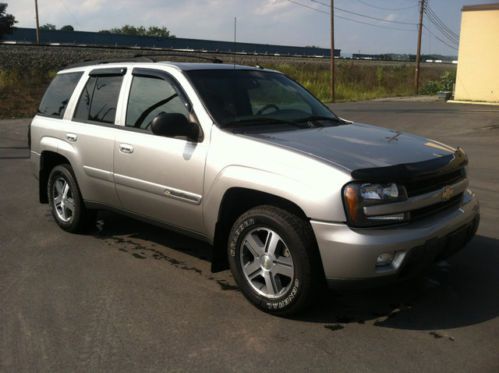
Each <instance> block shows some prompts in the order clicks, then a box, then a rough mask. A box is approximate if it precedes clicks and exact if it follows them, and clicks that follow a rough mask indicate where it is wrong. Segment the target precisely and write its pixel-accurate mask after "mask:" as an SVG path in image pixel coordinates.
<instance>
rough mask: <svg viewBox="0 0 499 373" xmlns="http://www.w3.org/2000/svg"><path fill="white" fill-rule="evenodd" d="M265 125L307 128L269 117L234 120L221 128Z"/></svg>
mask: <svg viewBox="0 0 499 373" xmlns="http://www.w3.org/2000/svg"><path fill="white" fill-rule="evenodd" d="M265 124H288V125H291V126H295V127H299V128H306V127H307V126H303V125H301V124H300V123H297V122H295V121H291V120H284V119H277V118H270V117H254V118H242V119H236V120H233V121H230V122H226V123H224V124H223V127H237V126H241V125H265Z"/></svg>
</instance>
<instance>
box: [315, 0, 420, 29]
mask: <svg viewBox="0 0 499 373" xmlns="http://www.w3.org/2000/svg"><path fill="white" fill-rule="evenodd" d="M310 1H311V2H313V3H317V4H320V5H322V6H325V7H328V8H329V7H331V6H330V5H329V4H326V3H323V2H322V1H319V0H310ZM313 9H315V8H313ZM334 9H335V10H338V11H340V12H344V13H348V14H353V15H355V16H358V17H364V18H368V19H373V20H375V21H380V22H387V23H397V24H399V25H411V26H414V25H416V24H415V23H413V22H404V21H391V20H387V19H383V18H378V17H372V16H367V15H365V14H362V13H357V12H353V11H351V10H347V9H343V8H338V7H337V6H335V7H334Z"/></svg>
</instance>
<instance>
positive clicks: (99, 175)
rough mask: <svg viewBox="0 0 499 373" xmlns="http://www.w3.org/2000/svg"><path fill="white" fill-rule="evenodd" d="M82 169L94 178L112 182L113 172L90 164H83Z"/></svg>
mask: <svg viewBox="0 0 499 373" xmlns="http://www.w3.org/2000/svg"><path fill="white" fill-rule="evenodd" d="M83 169H84V170H85V173H86V174H87V175H88V176H91V177H95V178H96V179H101V180H105V181H109V182H111V183H112V182H114V180H113V173H112V172H111V171H106V170H103V169H100V168H95V167H90V166H83Z"/></svg>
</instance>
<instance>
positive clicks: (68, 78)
mask: <svg viewBox="0 0 499 373" xmlns="http://www.w3.org/2000/svg"><path fill="white" fill-rule="evenodd" d="M82 74H83V73H82V72H76V73H67V74H58V75H56V77H55V78H54V80H52V82H51V83H50V85H49V87H48V88H47V91H46V92H45V94H44V95H43V98H42V102H41V103H40V107H39V108H38V113H39V114H41V115H45V116H49V117H54V118H62V117H63V116H64V112H65V111H66V107H67V106H68V102H69V99H70V98H71V95H72V94H73V91H74V89H75V88H76V85H77V84H78V82H79V80H80V78H81V76H82Z"/></svg>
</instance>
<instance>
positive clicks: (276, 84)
mask: <svg viewBox="0 0 499 373" xmlns="http://www.w3.org/2000/svg"><path fill="white" fill-rule="evenodd" d="M186 74H187V76H188V77H189V78H190V80H191V82H192V83H193V85H194V87H195V88H196V89H197V91H198V93H199V95H200V96H201V98H202V100H203V101H204V103H205V105H206V107H207V108H208V110H209V111H210V113H211V115H212V116H213V118H214V119H215V121H216V122H217V123H218V124H219V125H220V126H221V127H228V126H230V125H234V124H238V125H242V124H243V125H253V124H291V123H293V124H295V125H297V124H298V123H300V122H303V121H309V120H321V121H324V120H326V121H333V122H338V121H339V119H338V118H337V117H336V116H335V115H334V114H333V113H332V112H331V111H330V110H329V109H328V108H327V107H326V106H325V105H323V104H322V103H321V102H320V101H319V100H317V99H316V98H315V97H314V96H312V95H311V94H310V93H309V92H308V91H307V90H306V89H304V88H303V87H302V86H300V85H299V84H297V83H295V82H294V81H293V80H291V79H289V78H287V77H286V76H285V75H283V74H280V73H275V72H269V71H258V70H226V69H220V70H191V71H187V72H186Z"/></svg>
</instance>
